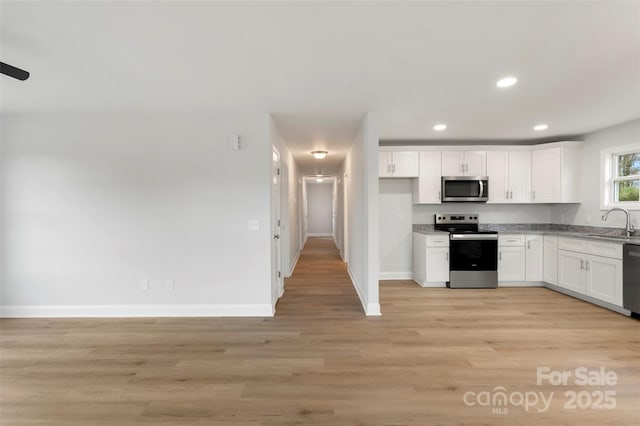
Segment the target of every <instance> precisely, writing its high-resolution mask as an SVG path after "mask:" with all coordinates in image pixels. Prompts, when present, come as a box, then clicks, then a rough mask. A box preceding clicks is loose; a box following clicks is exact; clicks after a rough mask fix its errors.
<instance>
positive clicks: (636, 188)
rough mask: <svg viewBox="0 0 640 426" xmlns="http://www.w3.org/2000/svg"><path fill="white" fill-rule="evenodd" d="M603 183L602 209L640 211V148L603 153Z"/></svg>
mask: <svg viewBox="0 0 640 426" xmlns="http://www.w3.org/2000/svg"><path fill="white" fill-rule="evenodd" d="M602 165H603V181H604V188H603V191H602V203H601V207H603V208H609V207H615V206H619V207H626V208H631V209H634V210H636V209H638V210H640V146H639V145H632V146H626V147H619V148H615V149H611V150H603V151H602Z"/></svg>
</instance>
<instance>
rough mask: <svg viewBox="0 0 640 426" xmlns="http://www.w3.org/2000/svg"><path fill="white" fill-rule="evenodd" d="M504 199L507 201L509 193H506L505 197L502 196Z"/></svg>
mask: <svg viewBox="0 0 640 426" xmlns="http://www.w3.org/2000/svg"><path fill="white" fill-rule="evenodd" d="M504 198H507V199H509V191H507V193H506V195H505V196H504Z"/></svg>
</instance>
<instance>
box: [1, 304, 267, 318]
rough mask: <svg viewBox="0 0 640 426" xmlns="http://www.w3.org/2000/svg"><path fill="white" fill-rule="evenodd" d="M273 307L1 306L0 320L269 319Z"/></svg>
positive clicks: (235, 305)
mask: <svg viewBox="0 0 640 426" xmlns="http://www.w3.org/2000/svg"><path fill="white" fill-rule="evenodd" d="M273 309H274V308H273V305H272V304H269V303H265V304H243V305H240V304H228V305H15V306H12V305H4V306H0V318H119V317H120V318H121V317H124V318H127V317H271V316H273V312H274V311H273Z"/></svg>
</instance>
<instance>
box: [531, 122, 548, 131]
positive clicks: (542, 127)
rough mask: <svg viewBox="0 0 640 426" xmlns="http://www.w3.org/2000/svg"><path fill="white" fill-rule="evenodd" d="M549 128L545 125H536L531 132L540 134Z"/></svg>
mask: <svg viewBox="0 0 640 426" xmlns="http://www.w3.org/2000/svg"><path fill="white" fill-rule="evenodd" d="M548 128H549V126H548V125H546V124H537V125H535V126H533V130H535V131H536V132H541V131H543V130H547V129H548Z"/></svg>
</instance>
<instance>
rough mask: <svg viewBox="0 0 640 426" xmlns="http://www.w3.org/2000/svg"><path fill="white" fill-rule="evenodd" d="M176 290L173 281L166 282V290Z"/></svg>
mask: <svg viewBox="0 0 640 426" xmlns="http://www.w3.org/2000/svg"><path fill="white" fill-rule="evenodd" d="M175 289H176V285H175V283H174V282H173V280H167V290H169V291H174V290H175Z"/></svg>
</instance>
